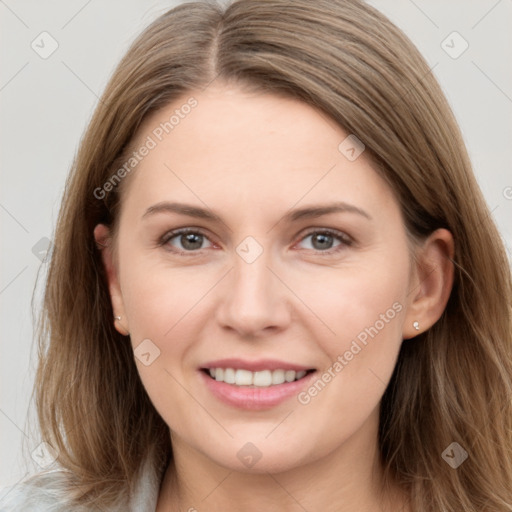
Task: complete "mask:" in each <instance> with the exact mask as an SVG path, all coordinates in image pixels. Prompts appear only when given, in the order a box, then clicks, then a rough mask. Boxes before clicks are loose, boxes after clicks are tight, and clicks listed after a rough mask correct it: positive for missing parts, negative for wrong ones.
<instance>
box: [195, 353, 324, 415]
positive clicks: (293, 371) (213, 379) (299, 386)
mask: <svg viewBox="0 0 512 512" xmlns="http://www.w3.org/2000/svg"><path fill="white" fill-rule="evenodd" d="M199 370H200V371H199V373H200V375H201V377H202V381H203V383H204V384H205V385H206V388H207V389H208V390H209V391H210V393H211V394H212V395H213V396H214V397H215V398H217V399H218V400H220V401H221V402H222V403H224V404H227V405H229V406H231V407H236V408H238V409H245V410H253V411H254V410H256V411H260V410H268V409H271V408H273V407H275V406H277V405H279V404H281V403H283V402H285V401H286V400H289V399H290V398H293V397H297V396H298V394H299V393H300V391H301V390H303V389H304V388H305V387H306V386H307V385H308V383H309V382H310V381H311V379H312V378H313V376H314V374H315V373H316V371H317V370H316V369H315V368H308V367H306V366H301V365H294V364H289V363H285V362H282V361H275V360H265V361H259V362H249V361H243V360H240V359H224V360H222V361H214V362H211V363H208V364H206V365H204V366H202V367H201V368H199Z"/></svg>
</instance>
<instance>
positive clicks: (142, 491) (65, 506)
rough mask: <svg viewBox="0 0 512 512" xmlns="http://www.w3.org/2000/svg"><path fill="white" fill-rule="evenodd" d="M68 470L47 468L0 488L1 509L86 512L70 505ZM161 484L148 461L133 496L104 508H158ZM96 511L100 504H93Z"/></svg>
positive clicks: (131, 511) (140, 511) (117, 511)
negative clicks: (67, 487)
mask: <svg viewBox="0 0 512 512" xmlns="http://www.w3.org/2000/svg"><path fill="white" fill-rule="evenodd" d="M65 479H66V473H65V472H64V471H62V470H59V469H54V470H50V471H45V472H43V473H40V474H38V475H37V478H36V479H34V480H33V481H30V482H29V481H28V480H27V479H24V480H23V481H21V482H19V483H17V484H15V485H13V486H10V487H4V488H1V489H0V496H1V498H0V512H28V511H30V512H70V510H73V511H76V512H87V511H88V509H87V508H85V507H84V508H80V509H77V508H76V507H71V506H70V505H69V501H68V498H67V497H66V496H65V494H64V492H63V488H64V486H63V483H64V480H65ZM159 488H160V475H157V474H156V472H155V470H154V469H153V468H152V466H151V465H150V464H149V460H148V461H147V462H146V463H145V464H143V466H142V469H141V473H140V477H139V479H138V481H137V485H136V488H135V490H134V492H133V494H132V495H131V496H125V497H120V499H119V505H116V506H115V507H113V508H110V509H108V511H107V510H105V512H155V510H156V505H157V501H158V493H159ZM94 509H95V511H97V510H98V509H97V507H95V508H94Z"/></svg>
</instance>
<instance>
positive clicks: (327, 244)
mask: <svg viewBox="0 0 512 512" xmlns="http://www.w3.org/2000/svg"><path fill="white" fill-rule="evenodd" d="M332 241H333V239H332V235H327V234H325V233H318V234H317V235H314V236H313V247H314V248H315V249H320V250H321V249H330V248H331V247H332ZM316 242H318V243H316Z"/></svg>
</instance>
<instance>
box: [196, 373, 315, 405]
mask: <svg viewBox="0 0 512 512" xmlns="http://www.w3.org/2000/svg"><path fill="white" fill-rule="evenodd" d="M199 373H201V375H202V378H203V379H204V381H205V384H206V386H207V387H208V389H209V390H210V391H211V392H212V393H213V395H215V396H216V397H217V398H218V399H219V400H220V401H222V402H224V403H225V404H228V405H231V406H233V407H237V408H239V409H247V410H251V411H261V410H264V409H271V408H272V407H275V406H277V405H279V404H281V403H283V402H284V401H286V400H288V399H289V398H291V397H292V396H297V395H298V394H299V393H300V391H301V390H302V389H303V388H304V387H305V386H306V385H307V384H308V382H309V381H310V380H311V378H312V377H313V376H314V375H315V373H316V372H311V373H309V374H307V375H306V376H305V377H303V378H302V379H300V380H296V381H293V382H284V383H283V384H276V385H275V386H269V387H257V386H251V387H249V386H235V385H234V384H226V383H225V382H220V381H217V380H215V379H212V378H211V377H209V376H208V375H206V373H205V372H203V371H200V372H199Z"/></svg>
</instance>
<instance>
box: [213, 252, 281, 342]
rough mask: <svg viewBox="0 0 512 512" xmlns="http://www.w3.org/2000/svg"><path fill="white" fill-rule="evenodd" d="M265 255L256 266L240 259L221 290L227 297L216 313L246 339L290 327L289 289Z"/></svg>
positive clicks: (221, 302) (225, 324)
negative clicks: (271, 268)
mask: <svg viewBox="0 0 512 512" xmlns="http://www.w3.org/2000/svg"><path fill="white" fill-rule="evenodd" d="M265 255H266V253H265V252H264V253H263V254H262V255H261V256H260V257H259V258H258V259H257V260H256V261H254V262H252V263H247V262H246V261H244V260H243V259H242V258H239V257H238V256H236V260H235V263H234V268H233V269H232V271H231V272H229V274H228V276H226V282H225V283H224V287H223V290H222V291H221V293H223V294H224V296H223V297H222V298H221V301H220V304H219V307H218V308H217V311H216V317H217V321H218V323H219V324H220V325H221V327H222V328H223V329H228V330H232V331H234V332H236V333H237V334H238V335H239V336H241V337H243V338H256V337H261V336H265V335H268V334H269V333H277V332H280V331H282V330H284V329H286V328H287V327H288V326H289V324H290V319H291V313H290V307H291V303H290V300H289V299H290V297H288V296H287V288H286V287H285V286H284V285H283V283H282V282H281V281H280V280H279V279H278V278H277V277H276V274H275V272H274V271H273V270H270V268H269V266H270V265H269V263H270V262H269V261H268V259H267V258H266V257H265Z"/></svg>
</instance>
